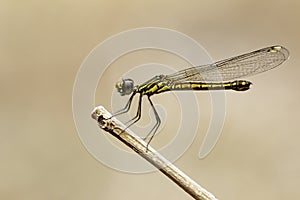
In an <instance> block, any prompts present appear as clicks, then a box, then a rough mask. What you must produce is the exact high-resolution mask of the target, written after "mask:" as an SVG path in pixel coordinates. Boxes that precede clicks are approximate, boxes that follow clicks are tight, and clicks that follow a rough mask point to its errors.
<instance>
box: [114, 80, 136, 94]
mask: <svg viewBox="0 0 300 200" xmlns="http://www.w3.org/2000/svg"><path fill="white" fill-rule="evenodd" d="M133 87H134V82H133V80H132V79H123V80H122V81H119V82H117V83H116V88H117V90H118V92H119V93H120V94H121V96H124V95H128V94H131V93H132V91H133Z"/></svg>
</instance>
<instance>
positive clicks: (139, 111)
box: [124, 94, 143, 130]
mask: <svg viewBox="0 0 300 200" xmlns="http://www.w3.org/2000/svg"><path fill="white" fill-rule="evenodd" d="M142 97H143V95H142V94H140V96H139V105H138V109H137V112H136V115H135V117H133V118H132V119H131V120H129V121H128V122H126V123H125V124H128V123H129V122H130V124H129V125H128V126H127V127H126V128H125V129H124V130H126V129H127V128H129V127H130V126H132V125H133V124H135V123H136V122H137V121H139V120H140V118H141V115H142Z"/></svg>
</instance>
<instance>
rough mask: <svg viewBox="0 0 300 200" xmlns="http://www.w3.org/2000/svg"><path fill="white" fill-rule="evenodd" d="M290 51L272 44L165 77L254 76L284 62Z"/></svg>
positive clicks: (176, 79)
mask: <svg viewBox="0 0 300 200" xmlns="http://www.w3.org/2000/svg"><path fill="white" fill-rule="evenodd" d="M288 56H289V52H288V50H287V49H286V48H284V47H282V46H271V47H266V48H263V49H259V50H257V51H253V52H250V53H246V54H243V55H240V56H236V57H233V58H229V59H226V60H222V61H218V62H216V63H213V64H209V65H201V66H197V67H191V68H188V69H185V70H181V71H179V72H176V73H174V74H171V75H167V76H166V77H165V78H166V79H167V80H168V81H171V82H173V83H174V82H182V81H227V80H232V79H236V78H241V77H246V76H252V75H255V74H258V73H262V72H264V71H268V70H270V69H272V68H275V67H277V66H278V65H280V64H282V63H283V62H284V61H285V60H286V59H287V58H288Z"/></svg>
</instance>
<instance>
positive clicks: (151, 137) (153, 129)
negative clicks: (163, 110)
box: [144, 96, 161, 149]
mask: <svg viewBox="0 0 300 200" xmlns="http://www.w3.org/2000/svg"><path fill="white" fill-rule="evenodd" d="M148 100H149V102H150V105H151V107H152V110H153V112H154V116H155V119H156V123H155V125H154V126H153V128H152V129H151V130H150V132H149V133H148V134H147V135H146V137H145V138H144V140H146V139H147V138H149V136H150V138H149V141H148V143H147V149H148V146H149V144H150V142H151V140H152V139H153V137H154V135H155V134H156V132H157V129H158V128H159V126H160V124H161V120H160V117H159V115H158V112H157V110H156V109H155V107H154V105H153V103H152V101H151V99H150V96H148Z"/></svg>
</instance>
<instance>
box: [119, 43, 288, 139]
mask: <svg viewBox="0 0 300 200" xmlns="http://www.w3.org/2000/svg"><path fill="white" fill-rule="evenodd" d="M288 56H289V52H288V50H287V49H286V48H284V47H282V46H271V47H266V48H263V49H259V50H257V51H253V52H250V53H246V54H243V55H240V56H236V57H232V58H229V59H225V60H221V61H218V62H215V63H213V64H207V65H201V66H196V67H191V68H188V69H184V70H181V71H178V72H176V73H174V74H170V75H158V76H155V77H153V78H151V79H150V80H148V81H146V82H145V83H143V84H141V85H134V82H133V80H132V79H123V80H122V81H120V82H117V83H116V88H117V90H118V92H119V93H120V94H121V95H122V96H124V95H130V94H131V96H130V98H129V100H128V102H127V103H126V105H125V107H124V108H123V109H121V110H119V111H118V112H116V113H114V115H113V116H117V115H121V114H124V113H126V112H128V111H129V109H130V107H131V102H132V100H133V98H134V96H135V95H136V94H139V101H138V108H137V113H136V115H135V117H133V118H132V119H131V120H129V121H128V122H127V124H128V125H127V127H126V128H128V127H130V126H131V125H133V124H134V123H136V122H137V121H138V120H139V119H140V118H141V114H142V113H141V106H142V97H143V96H147V97H148V101H149V103H150V105H151V107H152V110H153V112H154V115H155V118H156V123H155V125H154V126H153V128H152V129H151V131H150V132H149V133H148V135H147V136H146V138H149V136H151V137H150V138H149V141H148V144H149V143H150V142H151V140H152V139H153V136H154V135H155V133H156V131H157V129H158V127H159V126H160V124H161V120H160V117H159V115H158V112H157V111H156V109H155V107H154V105H153V102H152V100H151V96H152V95H154V94H159V93H163V92H166V91H173V90H174V91H176V90H235V91H246V90H248V89H249V88H250V85H251V84H252V83H251V82H249V81H246V80H234V81H230V80H233V79H236V78H241V77H246V76H252V75H255V74H258V73H262V72H264V71H268V70H270V69H272V68H275V67H277V66H278V65H280V64H282V63H283V62H284V61H285V60H286V59H287V58H288Z"/></svg>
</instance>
